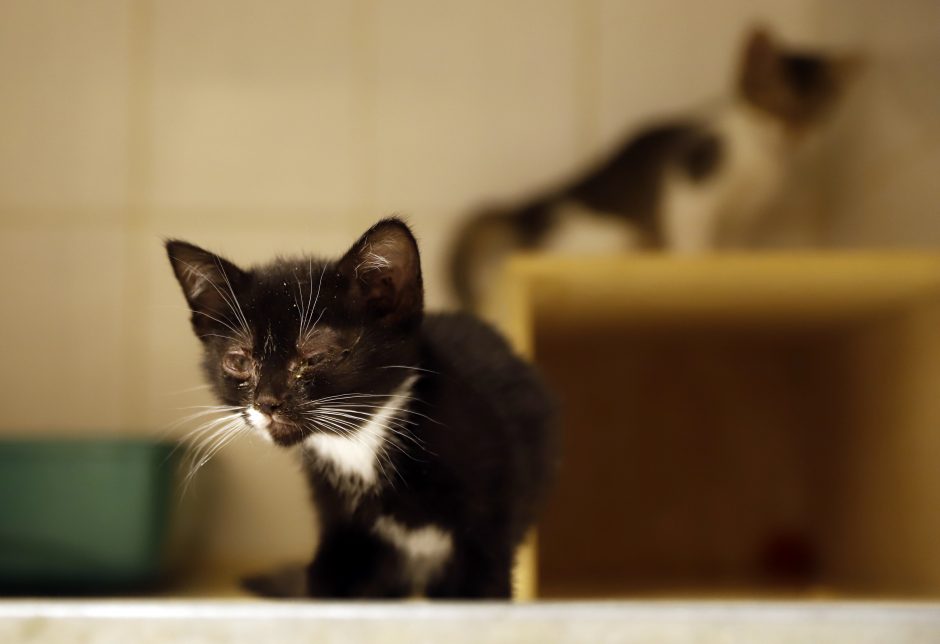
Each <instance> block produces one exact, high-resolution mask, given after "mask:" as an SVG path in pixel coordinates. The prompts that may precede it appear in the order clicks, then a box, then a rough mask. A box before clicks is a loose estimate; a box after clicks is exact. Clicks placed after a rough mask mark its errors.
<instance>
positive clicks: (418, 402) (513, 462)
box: [167, 219, 556, 598]
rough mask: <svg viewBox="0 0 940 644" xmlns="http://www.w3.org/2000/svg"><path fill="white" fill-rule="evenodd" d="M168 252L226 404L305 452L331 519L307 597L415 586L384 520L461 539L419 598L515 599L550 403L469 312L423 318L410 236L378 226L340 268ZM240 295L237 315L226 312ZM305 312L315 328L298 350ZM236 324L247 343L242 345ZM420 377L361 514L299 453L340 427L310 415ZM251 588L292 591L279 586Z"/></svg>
mask: <svg viewBox="0 0 940 644" xmlns="http://www.w3.org/2000/svg"><path fill="white" fill-rule="evenodd" d="M167 251H168V254H169V256H170V260H171V263H172V264H173V268H174V271H175V272H176V275H177V278H178V279H179V281H180V283H181V285H182V286H183V290H184V294H185V295H186V297H187V301H188V302H189V303H190V307H191V309H192V311H193V315H192V324H193V328H194V330H195V332H196V334H197V335H198V336H199V337H200V339H201V340H202V341H203V344H204V347H205V357H204V362H203V364H204V368H205V371H206V374H207V377H208V379H209V382H210V383H212V385H213V387H214V390H215V392H216V394H217V395H218V397H219V399H220V400H221V401H222V402H223V403H225V404H228V405H235V406H241V407H244V408H245V409H246V410H247V408H248V407H249V406H251V405H255V406H256V408H258V409H261V410H264V411H266V412H268V413H269V414H270V415H271V417H272V418H273V419H275V420H278V419H279V422H275V423H274V424H272V426H271V427H270V429H269V431H270V433H271V436H272V437H273V439H274V440H275V441H276V442H277V443H278V444H280V445H282V446H284V447H295V448H299V449H303V454H304V458H305V462H306V467H305V471H306V474H307V477H308V479H309V482H310V487H311V491H312V495H313V499H314V502H315V503H316V506H317V514H318V516H319V518H320V522H321V540H320V547H319V549H318V551H317V553H316V554H315V557H314V560H313V562H312V563H311V565H310V566H309V568H308V570H307V579H306V584H305V585H306V588H307V592H308V594H310V595H312V596H316V597H403V596H406V595H408V594H410V593H411V592H413V591H414V590H415V589H414V588H413V587H411V586H410V585H409V583H408V582H407V580H406V579H405V578H404V577H403V575H402V572H403V566H404V565H405V561H404V560H403V558H402V556H401V553H400V552H398V551H397V550H396V548H395V547H394V546H393V545H391V544H390V543H388V542H387V541H385V540H384V539H383V538H382V537H381V536H380V535H379V534H377V533H376V532H375V530H374V525H375V523H376V520H377V519H378V517H380V516H384V517H392V518H394V520H395V521H396V522H398V523H399V524H402V525H404V526H408V527H411V528H421V527H422V526H426V525H429V524H431V525H434V526H437V527H439V528H441V529H442V530H445V531H447V532H449V533H450V534H451V535H452V538H453V545H454V549H453V556H452V557H451V559H450V560H449V561H448V562H447V564H446V566H445V567H444V568H443V569H442V570H441V571H440V572H439V574H437V575H436V576H434V578H433V579H432V580H431V581H430V583H429V584H428V585H427V587H426V588H424V589H423V590H424V591H425V592H426V594H427V595H428V596H431V597H462V598H471V597H508V596H509V594H510V568H511V565H512V559H513V553H514V551H515V549H516V547H517V546H518V545H519V543H520V540H521V539H522V537H523V535H524V534H525V532H526V530H527V529H528V528H529V527H530V526H531V525H532V523H533V521H534V520H535V516H536V511H537V508H538V507H539V504H540V503H541V500H542V498H543V496H544V493H545V491H546V487H547V486H548V484H549V481H550V479H551V476H552V473H553V470H554V462H555V445H556V440H555V433H554V423H553V420H552V418H553V409H552V407H553V405H552V403H551V402H550V398H549V396H548V394H547V393H546V390H545V389H544V387H543V385H542V384H541V381H540V379H539V378H538V376H537V375H536V373H535V372H534V370H533V369H532V368H531V367H530V366H528V365H527V364H525V363H524V362H523V361H522V360H520V359H519V358H517V357H515V356H514V355H513V353H512V351H511V350H510V348H509V347H508V345H507V344H506V343H505V342H504V341H503V340H502V339H501V338H500V337H499V336H498V335H497V334H496V333H495V332H493V331H492V330H491V329H490V328H488V327H487V326H485V325H484V324H482V323H481V322H479V321H477V320H475V319H473V318H471V317H468V316H464V315H428V316H425V315H424V314H423V311H422V308H423V305H422V299H423V298H422V286H421V271H420V263H419V257H418V249H417V244H416V242H415V240H414V237H413V236H412V235H411V232H410V231H409V230H408V228H407V226H405V224H403V223H402V222H401V221H399V220H394V219H392V220H385V221H382V222H380V223H379V224H377V225H376V226H375V227H373V228H372V229H370V230H369V231H368V232H367V233H366V234H365V235H363V236H362V238H360V240H359V241H357V242H356V244H355V245H354V246H353V247H352V249H350V251H349V252H348V253H347V254H346V255H345V256H344V257H343V258H342V259H340V260H338V261H320V260H313V259H300V260H286V259H281V260H277V261H275V262H273V263H272V264H270V265H267V266H263V267H260V268H255V269H252V270H248V271H242V270H240V269H238V268H236V267H235V266H234V264H231V263H229V262H227V261H225V260H222V259H221V258H218V257H217V256H215V255H213V254H211V253H208V252H207V251H203V250H201V249H199V248H197V247H195V246H192V245H190V244H186V243H184V242H177V241H171V242H168V243H167ZM370 252H374V253H375V254H376V255H379V256H380V257H381V259H382V261H375V256H371V255H370V254H369V253H370ZM370 258H371V260H373V261H372V263H371V264H370V263H369V261H370ZM194 271H198V272H194ZM200 274H201V275H202V276H203V277H200ZM321 276H322V279H321ZM203 279H208V280H209V282H206V281H200V280H203ZM228 283H232V284H233V289H232V291H228V290H227V284H228ZM216 287H218V288H216ZM317 292H319V295H316V293H317ZM223 293H227V295H225V296H224V297H223V295H222V294H223ZM235 298H237V302H238V305H239V306H240V310H239V309H238V307H235V306H230V305H229V304H230V303H234V300H235ZM301 309H303V310H306V311H307V313H306V315H305V316H304V319H306V320H307V321H308V322H309V321H310V320H318V322H317V324H316V329H315V331H314V332H313V333H312V335H311V337H310V338H308V339H307V340H306V341H301V342H298V336H299V331H300V326H301V317H302V315H303V314H302V313H301ZM239 318H243V319H244V320H245V322H246V326H247V329H248V336H250V337H247V338H242V337H239V334H238V333H235V331H237V330H238V329H239V328H240V327H239V324H238V319H239ZM232 336H235V337H232ZM232 352H240V353H239V355H244V356H248V358H247V360H248V362H250V363H251V364H250V368H247V367H246V364H247V363H246V362H243V361H242V360H241V358H238V359H234V360H232V359H231V358H230V357H229V358H226V356H227V355H229V354H231V353H232ZM311 356H313V357H311ZM227 360H229V361H231V362H226V361H227ZM305 360H306V361H307V362H306V363H305ZM226 364H227V365H228V367H226V366H225V365H226ZM233 365H234V366H235V367H236V372H237V373H236V374H234V375H233V373H232V372H231V369H230V367H232V366H233ZM243 367H246V368H245V369H242V368H243ZM415 375H417V376H418V379H417V381H416V382H415V384H414V388H413V391H412V396H413V398H414V399H413V400H412V402H411V405H410V407H409V410H408V412H407V413H406V414H405V415H404V416H403V417H402V419H403V420H406V421H407V422H408V423H409V424H399V425H398V429H399V430H401V431H406V432H407V434H408V435H407V436H404V437H402V438H400V439H399V440H397V441H396V444H395V445H394V446H393V447H390V448H389V449H388V450H387V451H386V453H385V455H384V458H383V461H382V470H383V471H384V473H385V475H386V476H385V477H384V478H381V480H380V484H379V485H377V486H376V487H375V488H374V489H370V490H368V491H367V492H366V493H365V494H363V495H362V496H361V497H359V498H358V501H357V502H356V503H355V504H354V506H353V505H351V503H350V501H351V498H350V496H349V494H348V493H347V491H346V489H345V487H344V486H337V485H336V484H335V479H334V477H333V476H332V471H331V469H330V467H329V466H328V465H325V464H324V462H323V461H322V460H321V459H319V458H318V456H317V454H316V453H315V452H313V451H311V450H309V449H306V448H301V447H296V446H298V444H299V443H301V442H302V441H304V440H306V439H307V438H308V437H309V436H310V435H311V434H313V433H315V432H336V433H339V432H340V431H341V430H342V429H343V428H342V427H337V426H336V425H323V424H319V425H318V424H317V423H316V422H315V421H313V420H310V419H309V418H307V417H305V416H304V415H303V412H304V410H305V409H309V408H310V405H311V402H313V401H317V400H319V399H322V398H324V397H327V396H333V395H337V394H344V393H351V392H355V393H362V394H366V396H365V397H363V398H358V399H356V403H357V404H362V405H375V406H377V405H379V404H381V402H383V401H384V400H386V399H387V398H386V396H387V395H388V394H390V393H391V392H393V391H395V390H396V388H398V387H399V386H400V385H401V384H402V383H403V382H404V380H405V379H406V378H408V377H411V376H415ZM358 409H367V408H366V407H360V408H358ZM364 418H365V416H363V419H364ZM346 429H349V428H348V427H347V428H346ZM272 529H277V527H276V526H272ZM295 585H296V584H295ZM253 587H254V588H256V589H261V590H262V591H263V592H266V593H269V594H291V593H289V592H284V591H281V590H279V588H278V586H277V584H274V583H273V582H271V580H270V579H269V580H267V581H266V580H265V579H263V578H262V579H257V580H255V581H254V583H253Z"/></svg>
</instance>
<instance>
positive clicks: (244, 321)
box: [215, 257, 251, 337]
mask: <svg viewBox="0 0 940 644" xmlns="http://www.w3.org/2000/svg"><path fill="white" fill-rule="evenodd" d="M215 263H216V264H218V266H219V272H221V273H222V278H223V279H224V280H225V285H226V286H228V292H229V293H230V294H231V295H232V301H231V302H229V303H228V305H229V308H230V309H232V313H234V314H235V317H236V318H239V319H240V322H241V326H242V328H243V329H244V330H245V333H246V334H247V335H248V336H249V337H251V326H250V325H249V324H248V318H246V317H245V312H244V311H243V310H242V305H241V303H240V302H239V301H238V296H237V295H235V289H234V288H232V282H231V281H229V278H228V273H226V272H225V268H223V266H222V260H220V259H219V258H218V257H216V258H215ZM219 294H220V295H221V292H220V293H219ZM226 301H228V300H227V298H226ZM233 302H234V304H235V306H234V307H233V306H232V303H233ZM236 309H237V310H236Z"/></svg>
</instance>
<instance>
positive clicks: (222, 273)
mask: <svg viewBox="0 0 940 644" xmlns="http://www.w3.org/2000/svg"><path fill="white" fill-rule="evenodd" d="M166 254H167V256H168V257H169V258H170V264H171V265H172V266H173V272H174V273H175V274H176V280H177V281H178V282H179V283H180V286H181V287H182V288H183V295H184V296H185V297H186V302H187V303H188V304H189V308H190V309H191V310H192V312H193V317H192V321H193V328H194V329H195V330H196V333H197V334H201V333H202V332H204V331H206V330H207V329H209V328H210V327H213V326H216V325H218V324H223V325H228V324H229V323H231V322H233V321H237V320H238V319H239V315H240V313H239V312H238V310H237V307H238V306H239V305H238V292H239V291H240V290H241V288H242V287H243V286H244V284H245V282H246V280H247V275H246V273H245V272H244V271H242V270H241V269H240V268H238V267H237V266H235V264H233V263H231V262H230V261H228V260H227V259H224V258H222V257H219V256H218V255H216V254H214V253H210V252H209V251H207V250H204V249H202V248H199V247H198V246H195V245H193V244H190V243H188V242H184V241H180V240H176V239H170V240H167V241H166ZM232 326H236V328H237V327H238V326H240V325H238V324H233V325H232Z"/></svg>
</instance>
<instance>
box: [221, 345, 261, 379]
mask: <svg viewBox="0 0 940 644" xmlns="http://www.w3.org/2000/svg"><path fill="white" fill-rule="evenodd" d="M252 366H254V365H253V362H252V360H251V358H250V357H248V356H247V355H245V354H244V353H242V352H241V351H231V352H229V353H226V354H225V357H224V358H222V368H223V369H225V371H227V372H228V373H229V374H231V375H233V376H235V377H236V378H241V379H245V378H247V377H248V376H250V375H251V368H252Z"/></svg>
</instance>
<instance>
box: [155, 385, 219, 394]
mask: <svg viewBox="0 0 940 644" xmlns="http://www.w3.org/2000/svg"><path fill="white" fill-rule="evenodd" d="M211 386H212V385H208V384H206V385H196V386H195V387H187V388H186V389H179V390H177V391H165V392H163V393H162V394H161V395H163V396H180V395H182V394H189V393H192V392H194V391H202V390H204V389H208V388H209V387H211Z"/></svg>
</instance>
